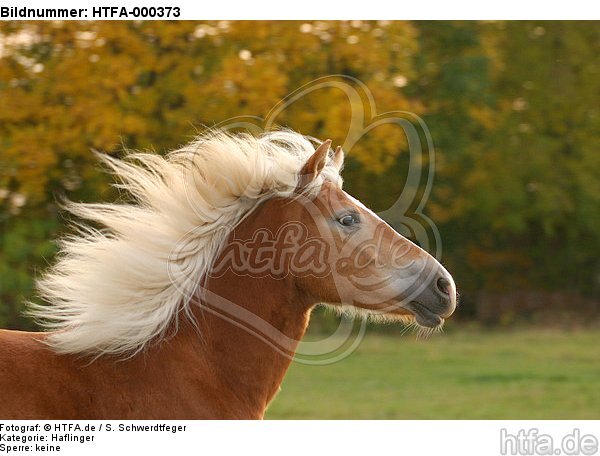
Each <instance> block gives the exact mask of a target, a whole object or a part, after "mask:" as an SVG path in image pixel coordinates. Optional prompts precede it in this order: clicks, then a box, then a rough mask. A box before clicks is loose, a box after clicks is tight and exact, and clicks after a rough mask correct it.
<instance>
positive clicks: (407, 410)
mask: <svg viewBox="0 0 600 456" xmlns="http://www.w3.org/2000/svg"><path fill="white" fill-rule="evenodd" d="M398 332H400V331H398ZM266 418H268V419H293V418H296V419H598V418H600V331H598V330H597V331H594V330H585V331H583V330H581V331H575V332H560V331H543V330H515V331H505V332H499V331H490V332H486V331H485V330H472V329H471V330H467V329H465V330H461V329H460V328H455V329H454V331H453V332H452V333H444V334H441V335H436V336H434V337H432V338H430V339H428V340H415V338H414V336H410V335H406V336H403V337H399V336H394V335H382V334H376V333H373V332H367V334H366V336H365V338H364V340H363V341H362V343H361V345H360V347H359V348H358V350H357V351H356V352H354V353H353V354H352V355H350V356H349V357H348V358H346V359H343V360H342V361H339V362H337V363H335V364H331V365H326V366H313V365H303V364H299V363H293V364H292V366H291V368H290V370H289V372H288V374H287V376H286V378H285V380H284V382H283V385H282V390H281V392H280V393H279V395H278V396H277V397H276V398H275V400H274V401H273V403H272V404H271V406H270V408H269V410H268V412H267V415H266Z"/></svg>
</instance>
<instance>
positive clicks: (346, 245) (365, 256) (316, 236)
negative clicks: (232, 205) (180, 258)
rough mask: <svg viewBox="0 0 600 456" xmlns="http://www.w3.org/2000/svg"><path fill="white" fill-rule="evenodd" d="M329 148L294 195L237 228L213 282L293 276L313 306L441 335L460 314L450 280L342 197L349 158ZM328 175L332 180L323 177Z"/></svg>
mask: <svg viewBox="0 0 600 456" xmlns="http://www.w3.org/2000/svg"><path fill="white" fill-rule="evenodd" d="M330 144H331V141H325V142H323V143H321V144H320V146H319V147H318V148H317V149H316V151H315V152H314V154H312V155H311V156H310V158H309V159H308V160H307V162H306V163H305V164H304V166H303V167H302V169H301V171H300V173H299V181H298V185H297V187H296V189H295V194H293V195H289V196H286V197H284V198H273V199H270V200H267V201H265V202H264V203H262V206H261V208H260V211H259V212H258V215H255V216H251V217H248V218H246V219H245V220H243V221H242V222H241V223H240V224H239V226H238V227H236V229H235V230H234V233H235V236H237V237H238V239H236V240H235V241H233V242H231V240H230V242H229V244H228V245H227V247H226V248H225V250H224V252H223V254H222V255H221V256H220V257H219V261H218V263H217V264H216V265H215V269H214V270H213V271H212V272H211V276H218V275H220V274H222V273H223V270H224V269H230V270H231V271H233V272H234V273H238V274H241V275H250V276H252V275H253V274H255V275H256V276H257V277H263V276H265V275H271V276H272V277H274V278H280V279H281V278H282V277H286V276H292V277H293V284H290V286H291V287H294V288H296V289H298V290H299V291H300V292H301V293H302V295H303V296H305V297H308V299H309V301H310V302H311V303H324V304H326V305H329V306H332V307H334V308H336V309H338V310H340V311H344V312H346V313H349V314H351V315H358V316H366V317H374V318H375V319H376V320H402V321H404V322H415V323H416V325H417V326H419V327H421V329H422V330H423V329H424V330H425V331H424V332H429V331H430V330H431V329H439V328H441V327H442V325H443V323H444V320H445V318H447V317H449V316H450V315H451V314H452V313H453V312H454V310H455V308H456V287H455V284H454V280H453V279H452V276H451V275H450V274H449V273H448V271H447V270H446V269H445V268H444V267H443V266H442V265H441V264H440V263H439V262H438V261H437V260H436V259H435V258H433V257H432V256H431V255H430V254H428V253H427V252H426V251H424V250H423V249H421V248H420V247H418V246H417V245H415V244H414V243H412V242H411V241H410V240H408V239H406V238H405V237H403V236H401V235H400V234H398V233H397V232H396V231H394V230H393V229H392V228H391V227H390V226H389V225H388V224H387V223H386V222H384V221H383V220H382V219H381V218H379V217H378V216H377V215H376V214H375V213H373V212H372V211H371V210H370V209H368V208H367V207H366V206H365V205H364V204H362V203H361V202H360V201H358V200H356V199H355V198H353V197H352V196H350V195H349V194H348V193H346V192H345V191H343V190H342V188H341V183H342V181H341V179H340V178H339V176H338V174H337V173H335V172H334V173H331V171H338V172H339V170H341V168H342V165H343V161H344V154H343V151H342V150H341V148H339V147H338V148H337V150H336V151H335V152H333V151H332V150H331V149H330ZM328 166H329V167H330V169H328V168H327V167H328ZM323 170H326V171H329V173H328V174H329V175H326V176H320V174H321V173H323V174H325V173H324V172H323ZM320 177H321V178H320ZM319 178H320V179H319ZM315 182H319V185H318V187H317V188H314V185H313V184H314V183H315ZM242 233H243V234H242ZM257 234H260V235H259V236H257ZM240 241H241V242H240Z"/></svg>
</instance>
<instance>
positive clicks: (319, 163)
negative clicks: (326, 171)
mask: <svg viewBox="0 0 600 456" xmlns="http://www.w3.org/2000/svg"><path fill="white" fill-rule="evenodd" d="M330 146H331V139H328V140H327V141H324V142H323V143H321V145H320V146H319V147H317V150H315V153H314V154H312V155H311V156H310V158H309V159H308V161H307V162H306V163H305V164H304V166H303V167H302V170H301V171H300V182H299V184H298V186H299V187H303V186H305V185H307V184H309V183H311V182H312V181H313V180H315V179H316V178H317V176H318V175H319V173H320V172H321V171H323V168H325V163H326V162H327V153H328V152H329V147H330Z"/></svg>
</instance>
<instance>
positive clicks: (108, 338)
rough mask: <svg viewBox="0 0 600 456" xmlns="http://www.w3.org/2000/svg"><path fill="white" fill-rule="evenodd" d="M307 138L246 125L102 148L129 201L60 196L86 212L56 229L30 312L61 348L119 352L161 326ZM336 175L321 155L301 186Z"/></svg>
mask: <svg viewBox="0 0 600 456" xmlns="http://www.w3.org/2000/svg"><path fill="white" fill-rule="evenodd" d="M315 143H318V141H316V140H314V139H312V138H307V137H304V136H302V135H300V134H298V133H294V132H291V131H277V132H269V133H265V134H263V135H262V136H259V137H254V136H251V135H249V134H235V135H234V134H228V133H225V132H222V131H216V132H215V131H211V132H209V133H206V134H203V135H201V136H200V137H198V138H197V139H196V140H194V141H192V142H191V143H189V144H187V145H185V146H183V147H182V148H180V149H178V150H175V151H173V152H171V153H169V154H167V155H166V156H165V157H163V156H160V155H157V154H152V153H130V154H128V155H127V157H126V158H125V159H124V160H117V159H114V158H110V157H108V156H104V155H101V156H100V158H101V161H102V162H103V163H105V164H106V165H107V166H108V168H109V169H110V170H111V171H112V172H113V173H114V174H115V175H116V176H117V177H118V178H119V180H120V183H119V184H116V186H117V187H118V188H120V189H123V190H124V191H125V192H126V193H127V194H128V195H130V196H131V197H132V199H133V203H131V204H109V203H98V204H83V203H69V204H67V209H68V210H69V211H70V212H72V213H73V214H75V215H77V216H78V217H81V218H82V219H86V220H89V221H92V222H95V223H96V224H100V225H102V226H103V227H104V228H103V229H96V228H93V227H90V226H88V225H84V224H77V225H76V226H75V228H76V230H75V234H73V235H70V236H68V237H66V238H64V239H62V240H61V241H60V252H59V255H58V259H57V262H56V264H55V265H54V266H53V267H52V268H51V269H50V270H49V271H48V272H47V273H46V274H45V275H44V276H43V277H42V278H41V279H40V280H38V289H39V292H40V295H41V297H42V298H43V299H44V300H45V301H46V302H47V305H35V304H30V314H31V315H33V316H34V317H35V318H36V319H37V320H38V321H40V322H41V323H42V324H43V326H44V327H45V328H46V329H49V330H53V331H56V332H53V333H52V334H50V336H49V338H48V343H49V344H50V345H51V346H52V347H53V348H54V349H55V350H56V351H57V352H60V353H91V354H96V355H101V354H116V355H129V354H135V353H137V352H139V351H140V350H142V349H143V348H144V347H145V346H147V344H148V343H149V342H150V341H154V340H157V339H160V338H162V337H164V336H165V335H166V333H167V330H168V328H169V327H170V325H171V323H173V322H176V321H177V319H178V316H179V314H180V312H182V311H183V312H184V314H187V315H188V316H189V315H190V312H189V311H190V301H191V297H192V296H193V295H194V293H195V292H196V291H197V290H198V286H199V284H200V282H201V281H202V279H203V278H204V277H205V276H206V274H207V273H208V272H209V271H210V268H211V266H212V264H213V262H214V260H215V257H216V255H217V254H218V253H219V250H220V248H221V247H222V246H223V244H224V242H225V240H226V239H227V236H228V235H229V234H230V232H231V230H232V229H233V228H235V226H236V225H237V224H238V223H240V221H241V220H242V219H243V218H244V217H245V216H246V215H247V214H249V213H250V212H251V211H252V209H253V208H255V207H256V206H257V205H258V204H259V203H260V202H262V201H264V200H266V199H268V198H272V197H276V196H283V197H286V196H292V195H293V193H294V190H295V188H296V186H297V184H298V181H299V173H300V170H301V169H302V167H303V165H304V163H305V162H306V161H307V160H308V158H309V157H310V156H311V155H312V154H313V153H314V151H315V147H314V144H315ZM325 180H330V181H334V182H336V181H340V177H339V170H338V169H337V167H336V166H335V164H334V163H333V160H331V158H330V159H329V161H328V164H327V166H326V167H325V169H324V170H323V172H322V173H321V175H320V176H319V177H318V178H317V179H316V180H315V181H314V182H313V183H312V184H311V185H310V186H309V188H307V192H309V193H311V192H314V191H316V190H318V189H319V188H320V186H321V185H322V184H323V182H324V181H325Z"/></svg>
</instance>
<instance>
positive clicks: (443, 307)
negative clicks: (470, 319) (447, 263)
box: [403, 265, 456, 328]
mask: <svg viewBox="0 0 600 456" xmlns="http://www.w3.org/2000/svg"><path fill="white" fill-rule="evenodd" d="M440 268H441V270H440V271H439V272H438V273H437V274H434V275H432V277H431V279H430V280H429V281H428V282H427V283H426V284H425V285H424V286H423V289H422V290H421V292H420V293H419V294H418V295H417V296H416V297H414V298H413V299H412V300H411V301H410V302H408V303H407V304H405V305H404V306H403V307H404V309H406V310H408V311H409V312H410V313H412V314H413V315H414V317H415V320H416V321H417V323H418V324H419V325H421V326H425V327H428V328H436V327H438V326H441V325H442V324H443V323H444V320H445V319H446V318H448V317H449V316H450V315H452V314H453V313H454V310H455V309H456V285H455V284H454V280H453V279H452V276H451V275H450V274H449V273H448V271H446V270H445V269H444V268H443V267H442V266H441V265H440Z"/></svg>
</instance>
